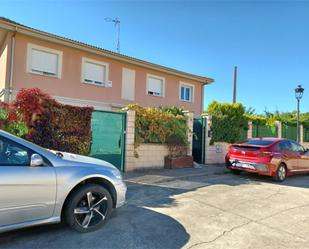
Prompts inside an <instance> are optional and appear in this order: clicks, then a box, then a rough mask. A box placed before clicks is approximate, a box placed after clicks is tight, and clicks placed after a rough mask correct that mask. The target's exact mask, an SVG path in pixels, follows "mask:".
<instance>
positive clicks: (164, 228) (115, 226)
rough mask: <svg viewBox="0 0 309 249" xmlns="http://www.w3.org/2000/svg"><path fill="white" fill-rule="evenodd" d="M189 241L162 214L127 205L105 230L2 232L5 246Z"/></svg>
mask: <svg viewBox="0 0 309 249" xmlns="http://www.w3.org/2000/svg"><path fill="white" fill-rule="evenodd" d="M188 240H189V235H188V233H187V232H186V230H185V228H184V227H183V226H182V225H181V224H180V223H178V222H177V221H176V220H174V219H172V218H171V217H169V216H166V215H163V214H161V213H158V212H155V211H152V210H149V209H146V208H142V207H138V206H134V205H126V206H124V207H122V208H120V209H119V210H116V211H115V212H114V213H113V216H112V218H111V219H110V220H109V222H108V223H107V224H106V226H105V227H103V228H102V229H100V230H98V231H96V232H93V233H87V234H80V233H77V232H75V231H72V230H70V229H69V228H68V227H66V226H64V225H61V224H59V225H46V226H39V227H32V228H26V229H23V230H17V231H13V232H7V233H4V234H1V235H0V248H1V249H8V248H10V249H12V248H14V249H15V248H16V249H26V248H29V249H30V248H31V249H35V248H46V249H47V248H48V249H77V248H78V249H101V248H102V249H103V248H123V249H130V248H132V249H133V248H134V249H135V248H145V249H151V248H171V249H178V248H182V247H183V246H184V245H185V244H186V243H187V242H188Z"/></svg>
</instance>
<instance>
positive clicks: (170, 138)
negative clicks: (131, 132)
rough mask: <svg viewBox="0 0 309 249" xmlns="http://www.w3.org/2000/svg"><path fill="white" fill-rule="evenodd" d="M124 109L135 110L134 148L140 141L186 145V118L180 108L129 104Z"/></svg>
mask: <svg viewBox="0 0 309 249" xmlns="http://www.w3.org/2000/svg"><path fill="white" fill-rule="evenodd" d="M126 109H129V110H134V111H135V113H136V114H135V115H136V116H135V148H137V147H138V146H139V145H140V144H141V143H161V144H167V145H170V146H172V144H173V142H174V141H176V140H177V144H178V145H182V146H187V143H188V141H187V134H188V132H189V131H188V127H187V118H186V116H184V114H183V112H182V109H178V110H177V109H176V108H175V107H173V108H172V109H169V108H162V107H159V108H156V107H152V108H144V107H141V106H139V105H129V106H127V108H126Z"/></svg>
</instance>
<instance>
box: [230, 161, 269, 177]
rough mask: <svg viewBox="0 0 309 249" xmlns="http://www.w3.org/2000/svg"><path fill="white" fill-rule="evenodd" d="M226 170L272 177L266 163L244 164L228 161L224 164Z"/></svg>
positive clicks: (243, 162) (242, 162)
mask: <svg viewBox="0 0 309 249" xmlns="http://www.w3.org/2000/svg"><path fill="white" fill-rule="evenodd" d="M226 166H227V168H230V169H237V170H243V171H247V172H251V173H258V174H261V175H269V176H271V175H272V172H271V170H270V167H269V166H270V165H269V164H267V163H257V162H246V161H238V160H233V159H230V160H229V162H228V163H227V164H226Z"/></svg>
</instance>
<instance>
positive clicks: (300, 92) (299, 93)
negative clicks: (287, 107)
mask: <svg viewBox="0 0 309 249" xmlns="http://www.w3.org/2000/svg"><path fill="white" fill-rule="evenodd" d="M304 90H305V89H304V88H303V87H302V86H301V85H298V87H296V88H295V98H296V100H297V142H298V143H299V102H300V100H301V98H302V97H303V94H304Z"/></svg>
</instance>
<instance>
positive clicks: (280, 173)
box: [273, 163, 287, 182]
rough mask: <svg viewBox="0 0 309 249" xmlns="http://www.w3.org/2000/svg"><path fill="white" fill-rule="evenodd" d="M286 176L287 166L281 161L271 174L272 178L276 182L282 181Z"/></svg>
mask: <svg viewBox="0 0 309 249" xmlns="http://www.w3.org/2000/svg"><path fill="white" fill-rule="evenodd" d="M286 178H287V168H286V166H285V165H284V164H283V163H281V164H280V165H279V167H278V169H277V171H276V173H275V175H274V176H273V180H274V181H276V182H283V181H284V180H285V179H286Z"/></svg>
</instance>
